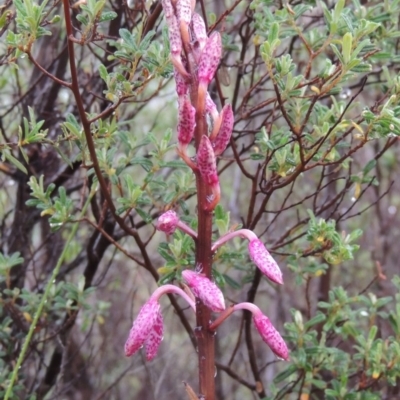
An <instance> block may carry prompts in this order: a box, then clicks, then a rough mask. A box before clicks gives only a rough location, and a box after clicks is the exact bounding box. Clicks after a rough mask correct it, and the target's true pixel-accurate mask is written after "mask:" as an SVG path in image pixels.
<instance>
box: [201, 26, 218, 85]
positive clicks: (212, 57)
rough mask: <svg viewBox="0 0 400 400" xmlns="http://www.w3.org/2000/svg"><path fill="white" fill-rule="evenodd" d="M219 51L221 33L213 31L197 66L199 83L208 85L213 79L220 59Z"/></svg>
mask: <svg viewBox="0 0 400 400" xmlns="http://www.w3.org/2000/svg"><path fill="white" fill-rule="evenodd" d="M221 52H222V43H221V35H220V34H219V33H218V32H213V33H212V34H211V36H210V37H209V38H208V40H207V43H206V45H205V46H204V49H203V51H202V53H201V56H200V61H199V68H198V76H199V83H200V84H205V85H208V84H209V83H210V82H211V80H212V79H213V77H214V75H215V72H216V70H217V68H218V64H219V62H220V59H221Z"/></svg>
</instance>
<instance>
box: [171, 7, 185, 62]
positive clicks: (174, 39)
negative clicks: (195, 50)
mask: <svg viewBox="0 0 400 400" xmlns="http://www.w3.org/2000/svg"><path fill="white" fill-rule="evenodd" d="M167 24H168V37H169V45H170V48H171V54H172V56H173V57H177V56H180V54H181V51H182V39H181V32H180V30H179V25H178V20H177V19H176V17H175V15H174V14H172V15H171V17H170V18H168V19H167Z"/></svg>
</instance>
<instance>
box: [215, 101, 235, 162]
mask: <svg viewBox="0 0 400 400" xmlns="http://www.w3.org/2000/svg"><path fill="white" fill-rule="evenodd" d="M221 114H222V115H221V119H222V122H221V127H220V128H219V132H218V134H217V137H216V138H215V140H214V141H212V146H213V148H214V154H215V155H216V156H219V155H220V154H222V153H223V152H224V151H225V149H226V146H227V145H228V143H229V140H230V139H231V135H232V129H233V123H234V120H235V118H234V116H233V111H232V106H231V105H230V104H227V105H226V106H225V107H224V108H223V109H222V111H221Z"/></svg>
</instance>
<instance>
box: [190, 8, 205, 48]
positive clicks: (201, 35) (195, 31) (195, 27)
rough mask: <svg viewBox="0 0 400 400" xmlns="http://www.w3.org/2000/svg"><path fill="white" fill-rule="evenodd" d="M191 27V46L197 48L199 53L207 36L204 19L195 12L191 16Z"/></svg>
mask: <svg viewBox="0 0 400 400" xmlns="http://www.w3.org/2000/svg"><path fill="white" fill-rule="evenodd" d="M191 28H192V36H193V40H194V43H193V46H194V48H195V49H198V50H199V53H201V51H202V50H203V49H204V46H205V45H206V43H207V39H208V38H207V31H206V25H205V23H204V20H203V18H202V17H201V16H200V15H199V14H197V13H194V14H193V16H192V22H191Z"/></svg>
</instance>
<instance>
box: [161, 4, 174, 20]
mask: <svg viewBox="0 0 400 400" xmlns="http://www.w3.org/2000/svg"><path fill="white" fill-rule="evenodd" d="M161 4H162V8H163V10H164V15H165V18H166V20H167V21H168V19H169V18H171V16H172V15H174V7H173V6H172V3H171V0H161Z"/></svg>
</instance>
